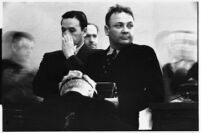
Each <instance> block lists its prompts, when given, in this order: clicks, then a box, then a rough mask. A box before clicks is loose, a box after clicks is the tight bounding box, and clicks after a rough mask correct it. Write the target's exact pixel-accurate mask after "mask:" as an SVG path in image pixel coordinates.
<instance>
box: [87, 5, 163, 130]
mask: <svg viewBox="0 0 201 133" xmlns="http://www.w3.org/2000/svg"><path fill="white" fill-rule="evenodd" d="M105 23H106V25H105V34H106V35H107V36H108V37H109V42H110V46H109V47H108V48H107V49H106V50H102V51H97V52H95V53H94V54H92V55H91V56H90V57H89V58H88V63H87V64H86V73H87V74H88V75H89V76H90V77H91V78H92V79H93V80H94V81H96V82H116V85H117V99H116V100H118V108H117V110H118V111H117V112H118V113H117V115H118V116H119V117H120V120H121V121H122V122H124V123H127V125H128V126H130V128H131V129H132V130H138V127H139V112H140V111H141V110H143V109H145V108H147V107H149V104H150V103H152V102H162V101H163V100H164V89H163V80H162V79H163V78H162V73H161V70H160V66H159V62H158V59H157V57H156V54H155V52H154V50H153V49H152V48H151V47H149V46H145V45H138V44H134V43H133V38H134V26H135V21H134V15H133V13H132V11H131V9H130V8H128V7H123V6H121V5H116V6H112V7H110V9H109V11H108V13H107V14H106V17H105ZM124 130H130V129H128V128H125V129H124Z"/></svg>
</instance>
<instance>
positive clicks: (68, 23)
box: [61, 18, 80, 28]
mask: <svg viewBox="0 0 201 133" xmlns="http://www.w3.org/2000/svg"><path fill="white" fill-rule="evenodd" d="M61 25H62V27H65V28H68V27H80V22H79V20H78V19H76V18H65V19H63V20H62V23H61Z"/></svg>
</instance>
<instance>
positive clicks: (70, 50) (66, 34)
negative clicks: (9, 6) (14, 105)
mask: <svg viewBox="0 0 201 133" xmlns="http://www.w3.org/2000/svg"><path fill="white" fill-rule="evenodd" d="M87 23H88V22H87V18H86V15H85V14H84V13H83V12H81V11H69V12H66V13H65V14H63V15H62V20H61V30H62V50H58V51H54V52H51V53H45V54H44V57H43V60H42V62H41V64H40V67H39V71H38V73H37V75H36V77H35V79H34V81H33V86H34V91H35V93H36V94H37V95H39V96H41V97H44V98H45V100H48V99H50V100H51V99H52V100H53V99H54V98H55V97H59V88H58V83H59V82H60V81H61V79H62V78H63V76H64V75H66V74H67V73H68V72H69V70H79V67H76V66H77V64H76V63H75V62H79V63H80V64H84V63H85V62H86V60H87V57H88V55H89V54H90V53H92V52H93V51H94V50H92V49H90V48H89V47H87V46H86V45H85V44H84V36H85V35H86V30H87V29H86V28H87ZM79 63H78V64H79Z"/></svg>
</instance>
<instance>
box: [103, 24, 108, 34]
mask: <svg viewBox="0 0 201 133" xmlns="http://www.w3.org/2000/svg"><path fill="white" fill-rule="evenodd" d="M104 30H105V35H106V36H108V35H109V27H108V26H107V25H105V26H104Z"/></svg>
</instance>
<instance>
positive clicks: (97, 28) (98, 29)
mask: <svg viewBox="0 0 201 133" xmlns="http://www.w3.org/2000/svg"><path fill="white" fill-rule="evenodd" d="M87 25H93V26H95V27H96V29H97V33H98V31H99V28H98V26H97V25H96V24H94V23H88V24H87Z"/></svg>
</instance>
